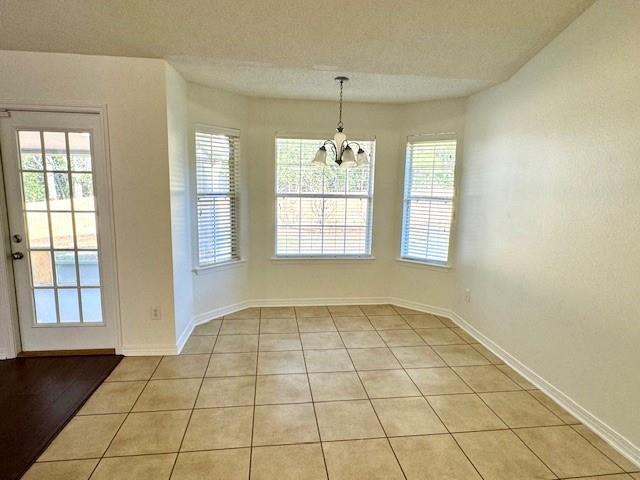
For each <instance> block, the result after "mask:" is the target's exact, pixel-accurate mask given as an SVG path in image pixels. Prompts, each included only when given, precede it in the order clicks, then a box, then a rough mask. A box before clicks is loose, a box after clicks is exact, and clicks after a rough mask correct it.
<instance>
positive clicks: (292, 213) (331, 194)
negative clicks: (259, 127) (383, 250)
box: [276, 138, 375, 257]
mask: <svg viewBox="0 0 640 480" xmlns="http://www.w3.org/2000/svg"><path fill="white" fill-rule="evenodd" d="M358 143H360V145H361V146H362V148H364V150H365V151H366V152H368V153H369V155H370V160H371V161H370V163H369V165H366V166H360V167H348V168H339V167H337V166H333V165H332V166H326V167H320V166H318V165H313V164H311V160H312V159H313V157H314V155H315V153H316V151H317V150H318V147H320V145H321V144H322V140H310V139H294V138H278V139H276V217H277V218H276V255H277V256H282V257H287V256H291V257H301V256H311V257H319V256H328V257H341V256H343V257H352V256H369V255H371V218H372V201H373V164H374V155H375V152H374V150H375V141H358Z"/></svg>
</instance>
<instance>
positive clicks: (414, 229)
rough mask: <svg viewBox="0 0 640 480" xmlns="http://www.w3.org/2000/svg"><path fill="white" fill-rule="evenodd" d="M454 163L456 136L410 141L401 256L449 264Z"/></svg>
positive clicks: (406, 168) (436, 263)
mask: <svg viewBox="0 0 640 480" xmlns="http://www.w3.org/2000/svg"><path fill="white" fill-rule="evenodd" d="M455 165H456V141H455V139H447V140H435V141H422V140H420V141H409V142H408V143H407V156H406V163H405V174H404V175H405V179H404V212H403V219H402V246H401V257H402V258H405V259H408V260H416V261H420V262H424V263H429V264H433V265H440V266H446V265H447V264H448V262H449V239H450V236H451V220H452V219H453V199H454V193H455V190H454V180H455Z"/></svg>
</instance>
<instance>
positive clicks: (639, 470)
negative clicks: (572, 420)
mask: <svg viewBox="0 0 640 480" xmlns="http://www.w3.org/2000/svg"><path fill="white" fill-rule="evenodd" d="M577 425H582V424H577ZM568 426H569V427H571V430H573V431H574V432H576V433H577V434H578V435H580V436H581V437H582V438H584V439H585V440H586V441H587V442H588V443H589V444H590V445H591V446H592V447H593V448H595V449H596V450H598V451H599V452H600V453H602V454H603V455H604V456H605V457H607V458H608V459H609V460H610V461H611V462H612V463H613V464H614V465H616V466H617V467H618V468H620V469H621V470H622V471H623V472H624V473H626V474H630V473H638V472H640V467H636V469H635V470H631V471H628V470H626V469H625V468H624V467H623V466H622V465H619V464H618V462H616V461H615V460H614V459H613V458H611V457H610V456H609V455H607V454H606V453H605V452H603V451H602V450H600V449H599V448H598V447H597V445H595V444H594V443H593V442H592V441H591V440H589V439H588V438H587V437H586V436H585V435H583V434H582V433H580V432H579V431H578V430H576V429H575V427H576V424H571V425H568ZM583 426H584V427H585V428H589V427H587V426H586V425H583ZM589 431H591V430H589ZM592 433H595V432H592ZM598 438H600V437H598ZM607 446H608V444H607ZM610 448H611V447H610Z"/></svg>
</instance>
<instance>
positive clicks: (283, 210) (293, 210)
mask: <svg viewBox="0 0 640 480" xmlns="http://www.w3.org/2000/svg"><path fill="white" fill-rule="evenodd" d="M277 213H278V225H283V226H292V225H295V226H296V227H297V226H298V224H299V223H300V199H299V198H291V197H284V198H278V212H277Z"/></svg>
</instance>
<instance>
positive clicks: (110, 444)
mask: <svg viewBox="0 0 640 480" xmlns="http://www.w3.org/2000/svg"><path fill="white" fill-rule="evenodd" d="M391 308H395V307H393V306H392V307H391ZM294 311H295V310H294ZM396 313H397V315H398V316H400V317H401V318H402V319H403V320H404V321H405V322H406V319H405V317H404V315H403V314H401V313H400V312H398V311H397V310H396ZM420 314H421V315H422V314H423V313H422V312H420ZM384 315H387V314H384ZM389 315H391V314H389ZM427 315H431V316H433V317H435V318H438V319H439V320H441V319H440V317H439V316H436V315H433V314H427ZM338 316H340V317H352V318H365V319H367V321H368V322H369V323H371V324H372V327H373V329H372V330H347V331H352V332H364V331H369V332H375V333H376V335H377V336H378V337H379V338H381V340H382V342H383V344H384V345H385V346H386V347H356V348H353V349H349V348H347V347H346V345H344V348H310V349H305V348H304V345H303V344H302V338H301V333H300V322H299V320H300V319H298V317H297V315H296V317H295V321H296V325H297V328H298V332H297V336H298V339H299V341H300V346H301V348H300V349H299V350H274V351H273V352H282V351H300V352H301V354H302V357H303V361H304V365H305V375H306V378H307V383H308V387H309V391H310V395H311V403H312V406H313V410H314V417H315V420H316V428H317V429H318V435H319V437H320V445H321V450H322V454H323V460H324V465H325V470H326V475H327V476H328V469H327V464H326V458H325V456H324V449H323V447H322V445H323V440H322V438H321V436H320V429H319V422H318V418H317V413H316V408H315V407H316V405H315V404H316V403H325V402H336V401H338V400H327V401H320V402H316V401H315V400H314V398H313V391H312V389H311V384H310V379H309V370H308V367H307V363H306V356H305V352H306V351H329V350H340V351H342V350H346V352H347V355H348V356H349V359H350V361H351V363H352V366H353V368H354V371H355V373H356V375H357V377H358V379H359V381H360V384H361V386H362V388H363V389H364V392H365V394H366V396H367V400H368V402H369V404H370V405H371V408H373V410H374V413H375V415H376V418H377V420H378V422H379V424H380V426H381V428H382V431H383V433H384V435H385V436H384V437H373V438H375V439H380V438H386V439H387V443H388V444H389V446H390V448H391V450H392V452H393V453H394V457H395V458H396V461H397V463H398V465H399V466H400V469H401V471H402V472H403V475H404V476H405V478H406V474H405V473H404V469H403V467H402V464H401V463H400V461H399V460H398V457H397V455H396V453H395V450H394V449H393V446H392V445H391V442H390V440H389V439H390V438H396V437H400V438H405V437H413V436H423V435H397V436H391V437H389V435H388V434H387V432H386V430H385V428H384V425H382V422H381V421H380V418H379V416H378V412H377V411H376V410H375V407H374V406H373V403H372V399H371V396H370V395H369V392H368V391H367V390H366V388H364V383H363V382H362V378H361V376H360V371H367V370H358V369H356V368H355V364H353V358H352V356H351V352H350V350H357V349H360V348H362V349H369V348H386V349H388V350H389V351H390V352H391V354H392V355H393V357H394V358H395V359H396V361H397V362H398V364H399V366H400V368H393V369H373V370H369V371H375V370H379V371H384V370H402V371H403V372H404V373H405V375H406V376H407V377H408V378H409V379H410V381H411V382H412V384H413V385H414V386H415V387H416V389H417V390H418V392H420V395H419V396H415V397H414V396H408V397H407V396H403V397H381V398H385V399H386V398H418V397H422V398H424V399H425V400H426V401H427V403H428V404H429V406H430V408H431V409H432V411H433V412H434V414H435V415H436V417H437V418H438V419H439V420H440V422H441V423H442V425H443V426H444V428H445V430H446V431H447V432H448V435H449V436H450V437H451V438H453V440H454V442H455V443H456V445H457V446H458V448H459V449H460V451H462V452H463V454H464V455H465V457H466V458H467V460H468V461H469V462H470V463H471V465H472V466H473V468H474V469H475V470H476V471H477V472H478V474H479V475H480V476H481V478H482V475H481V474H480V472H479V471H478V470H477V468H476V466H475V464H474V463H473V462H472V461H471V459H470V458H469V457H468V456H467V454H466V452H465V451H464V450H463V449H462V447H461V446H460V444H459V443H458V442H457V440H456V438H455V436H454V434H453V433H452V432H451V431H450V429H449V428H448V427H447V426H446V425H445V423H444V422H443V421H442V418H441V417H440V416H439V415H438V413H437V412H436V411H435V409H433V407H431V404H430V402H429V400H428V397H429V396H428V395H424V394H423V393H422V391H421V390H420V388H418V386H417V384H416V383H415V381H414V380H413V378H412V377H411V376H410V375H409V373H408V372H407V367H405V366H404V365H403V363H402V362H401V361H400V360H399V358H398V357H397V356H396V353H395V352H394V351H393V348H402V347H403V345H396V346H393V347H392V346H390V344H389V342H388V341H387V340H385V338H384V337H383V335H382V334H381V333H380V332H381V331H382V332H385V331H389V330H398V331H406V332H409V331H411V332H413V333H414V334H415V335H417V336H418V337H419V338H420V339H422V341H423V342H424V344H423V345H406V346H405V347H429V349H430V350H431V351H432V352H434V354H435V355H436V356H437V357H438V358H440V359H441V360H442V361H443V363H444V365H442V366H440V367H416V368H420V369H423V368H424V369H429V368H432V369H433V368H448V369H449V370H451V371H452V372H453V373H454V375H455V376H456V377H458V378H459V379H460V381H461V382H462V383H463V384H464V385H466V386H467V387H469V389H470V391H471V393H470V394H472V395H474V396H475V397H477V398H479V399H480V401H481V402H482V403H483V405H485V406H486V408H487V409H488V410H489V411H491V412H492V413H493V414H494V415H495V416H496V417H497V418H498V419H500V421H502V422H503V423H504V424H505V426H506V428H505V429H491V430H477V431H476V430H471V431H470V432H487V431H496V432H502V431H507V430H508V431H510V432H512V433H513V434H514V435H515V437H516V438H517V439H518V441H519V442H520V443H522V444H524V445H525V447H527V449H528V450H529V451H531V452H532V454H533V455H534V456H535V457H536V458H537V459H538V460H539V461H540V462H541V463H542V465H544V466H545V467H546V468H548V469H549V471H550V472H552V473H553V474H554V475H555V472H554V471H553V470H552V469H551V468H550V467H549V466H548V465H547V464H546V463H545V462H544V461H543V460H542V459H541V458H540V457H539V456H538V455H537V454H536V453H535V452H534V451H533V450H532V449H531V448H530V447H529V446H528V445H527V444H526V443H525V442H524V441H523V440H522V439H521V438H520V437H519V436H518V435H517V431H518V430H524V429H533V428H553V427H569V428H570V429H571V430H572V431H573V432H575V433H577V434H578V435H579V437H580V438H583V439H584V440H585V441H586V442H587V443H588V444H589V445H591V446H592V447H593V448H594V449H595V450H596V451H598V452H599V453H600V454H601V455H602V456H604V457H605V458H607V459H608V460H609V461H611V462H612V463H613V464H614V465H616V466H617V467H618V468H619V469H620V470H621V473H622V474H623V475H625V474H626V475H627V476H629V475H628V474H629V473H635V472H634V471H631V472H627V471H626V470H625V469H624V468H623V467H621V466H620V465H618V464H617V463H616V462H615V461H614V460H613V459H611V458H610V457H609V456H608V455H607V454H606V453H604V452H603V451H602V450H600V449H599V448H598V447H597V446H596V445H594V444H593V443H592V442H591V441H590V440H589V439H588V438H586V437H585V436H584V435H582V434H581V433H580V432H579V431H577V430H576V429H575V428H574V424H571V423H568V422H566V421H565V420H563V419H562V418H560V417H558V416H557V415H556V414H555V413H554V412H553V411H551V409H550V408H548V407H546V406H545V405H544V404H542V402H540V400H538V399H537V398H536V397H535V396H534V395H533V394H532V393H531V391H532V390H531V389H527V388H524V387H522V386H521V385H520V384H519V383H518V382H516V381H515V380H513V379H512V378H511V377H509V375H507V374H506V373H505V372H504V371H502V369H498V370H500V371H501V373H503V374H504V375H506V376H507V377H508V378H509V379H510V380H512V381H513V382H514V383H516V385H517V386H518V387H519V390H505V391H502V390H500V391H493V390H492V391H490V392H478V391H476V390H475V389H474V388H471V386H470V385H469V384H468V383H467V382H466V381H465V380H464V379H463V378H462V377H461V376H460V374H459V373H458V372H456V371H455V370H454V368H455V367H453V366H451V365H450V364H449V363H448V362H446V361H445V360H444V358H443V357H442V356H441V355H440V353H439V352H437V351H436V350H435V348H433V347H434V346H436V345H431V344H429V343H428V342H426V341H425V339H424V338H423V337H422V336H421V335H420V333H418V331H417V330H416V328H415V327H413V326H412V325H409V327H410V328H407V329H404V328H393V329H383V330H380V329H377V328H375V326H374V325H373V322H371V319H370V318H369V317H370V316H373V317H376V316H379V315H371V314H364V313H363V315H338ZM302 318H303V319H304V318H327V317H302ZM328 318H331V321H332V322H334V318H333V314H332V313H331V312H329V315H328ZM275 319H277V318H274V320H275ZM222 320H223V321H224V317H222ZM229 320H236V319H229ZM243 320H244V319H243ZM257 320H258V335H257V336H258V347H257V350H256V351H253V352H223V353H224V354H227V353H231V354H236V353H255V355H256V367H255V380H254V401H253V419H252V427H251V445H250V463H249V472H250V473H251V464H252V463H253V455H252V453H253V433H254V428H255V410H256V407H257V406H258V405H256V399H257V377H258V360H259V354H260V337H261V335H262V333H261V324H262V309H261V310H260V313H259V318H258V319H257ZM441 322H442V320H441ZM222 323H223V322H221V325H220V328H219V329H218V335H216V336H215V337H216V338H215V340H214V346H213V347H212V349H211V352H210V353H209V354H208V355H209V359H208V362H207V366H206V368H205V371H204V374H203V376H202V377H175V378H168V379H154V378H153V376H154V375H155V374H156V372H157V370H158V369H159V367H160V365H161V363H162V361H163V360H164V359H165V358H168V357H167V356H161V357H160V360H159V361H158V363H157V364H156V366H155V368H154V369H153V372H152V374H151V376H150V377H149V378H148V379H147V380H143V381H144V386H143V388H142V390H141V391H140V393H139V394H138V395H137V396H136V399H135V400H134V401H133V403H132V406H131V407H130V408H129V409H128V411H127V412H122V413H125V417H124V419H123V421H122V422H121V424H120V425H119V427H118V429H117V430H116V433H115V434H114V435H113V437H112V438H111V440H110V442H109V444H108V445H107V447H106V449H105V450H104V452H103V453H102V455H100V457H96V458H97V460H98V461H97V463H96V465H95V466H94V468H93V469H92V471H91V473H90V476H91V475H93V474H94V473H95V471H96V470H97V468H98V466H99V465H100V463H101V461H102V460H103V459H104V458H116V457H105V454H106V452H107V451H108V450H109V448H110V447H111V446H112V444H113V442H114V440H115V438H116V436H117V435H118V433H119V432H120V431H121V429H122V427H123V425H124V424H125V423H126V421H127V419H128V418H129V416H130V415H131V414H132V413H145V412H156V411H186V410H190V415H189V419H188V422H187V426H186V428H185V431H184V432H183V435H182V439H181V442H180V446H179V448H178V452H177V453H176V458H175V459H174V462H173V466H172V470H171V474H173V471H174V469H175V466H176V464H177V459H178V456H179V454H180V452H181V449H182V444H183V442H184V438H185V436H186V432H187V430H188V427H189V424H190V422H191V418H192V416H193V413H194V411H195V410H198V408H196V406H195V404H196V403H197V399H198V397H199V395H200V390H201V388H202V386H203V383H204V380H205V379H206V378H230V377H231V378H235V377H241V376H247V375H233V376H225V377H207V376H206V373H207V371H208V369H209V367H210V365H211V363H212V361H213V360H214V358H213V355H214V353H213V352H214V349H215V345H216V344H217V342H218V340H219V337H220V336H221V335H220V334H219V332H220V330H221V328H222ZM334 327H335V324H334ZM433 328H447V329H449V330H453V329H452V328H451V327H450V326H449V325H447V324H445V323H443V326H442V327H433ZM433 328H431V329H433ZM326 332H332V333H337V334H338V336H339V337H340V338H341V339H342V335H341V331H340V330H338V329H337V328H336V330H335V331H334V330H327V331H326ZM292 333H293V332H292ZM305 333H325V331H318V332H305ZM454 333H456V332H455V331H454ZM231 335H234V334H231ZM238 335H242V334H238ZM265 335H267V334H265ZM274 335H278V334H277V333H276V334H274ZM194 336H213V335H194ZM462 340H463V341H465V342H466V343H463V344H447V345H452V346H453V345H468V346H470V347H472V348H473V349H474V350H475V351H476V352H477V353H478V354H479V355H480V357H482V358H485V359H486V360H487V361H488V362H489V364H488V365H486V366H493V367H494V368H497V364H495V363H493V362H492V361H491V360H490V359H489V358H487V357H486V356H485V355H483V354H482V352H480V351H478V350H477V349H475V348H474V347H473V345H474V344H473V343H469V342H468V341H467V340H466V339H464V338H462ZM480 345H481V344H480ZM438 346H442V345H438ZM265 352H271V351H265ZM183 355H194V354H183ZM466 366H473V365H464V367H466ZM460 367H463V366H460ZM321 373H344V372H343V371H337V372H321ZM268 375H289V374H288V373H274V374H266V375H265V376H268ZM186 378H193V379H195V378H201V381H200V386H199V389H198V392H197V394H196V397H195V400H194V405H193V406H192V408H191V409H174V410H149V411H140V412H133V409H134V408H135V404H136V403H137V402H138V401H139V399H140V397H141V396H142V394H143V393H144V391H145V390H146V388H147V386H148V384H149V383H150V382H151V381H152V380H178V379H186ZM136 381H140V380H120V381H118V380H116V382H123V383H124V382H136ZM104 383H114V382H107V380H105V381H104V382H103V384H104ZM534 390H535V389H534ZM500 392H526V393H527V394H528V395H529V397H531V398H532V399H533V400H535V402H536V403H537V404H540V406H542V407H543V408H544V409H545V410H547V411H548V412H549V413H551V414H552V415H553V416H554V417H556V418H557V419H558V420H559V421H560V422H561V423H560V424H559V425H540V426H536V425H534V426H527V427H510V426H509V425H508V424H507V423H506V422H505V421H504V420H503V419H502V417H501V416H500V415H498V414H497V413H496V412H495V411H494V409H493V408H491V407H490V406H489V404H487V402H486V401H485V400H484V399H483V398H482V397H481V395H480V393H500ZM441 395H448V394H441ZM452 395H457V394H452ZM432 396H438V395H432ZM353 401H356V400H353ZM288 403H291V402H288ZM296 403H297V404H299V403H306V402H294V404H296ZM261 405H262V404H261ZM264 405H270V404H264ZM229 407H232V406H229ZM234 407H235V405H234ZM218 408H226V407H218ZM89 415H111V414H110V413H103V414H89ZM76 416H82V415H79V413H78V414H76ZM455 433H456V434H458V433H467V432H455ZM428 435H436V434H424V436H428ZM373 438H371V439H373ZM366 439H368V438H364V439H344V440H334V441H333V442H340V441H353V440H366ZM307 443H308V444H311V443H316V442H299V444H307ZM329 443H331V442H329ZM283 445H290V444H283ZM238 448H244V447H229V448H222V449H208V450H193V451H216V450H234V449H238ZM167 453H168V454H171V453H173V452H160V453H149V454H138V455H119V456H118V457H129V456H145V455H158V454H167ZM72 460H79V459H64V460H58V461H72ZM84 460H87V459H84ZM49 462H54V461H53V460H52V461H47V462H39V463H49ZM250 473H249V474H250ZM607 475H609V474H606V475H605V474H602V475H591V476H588V477H600V476H604V477H606V476H607ZM629 477H630V476H629ZM562 478H567V479H569V478H575V479H578V478H587V477H585V476H582V477H562ZM630 478H631V477H630Z"/></svg>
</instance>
